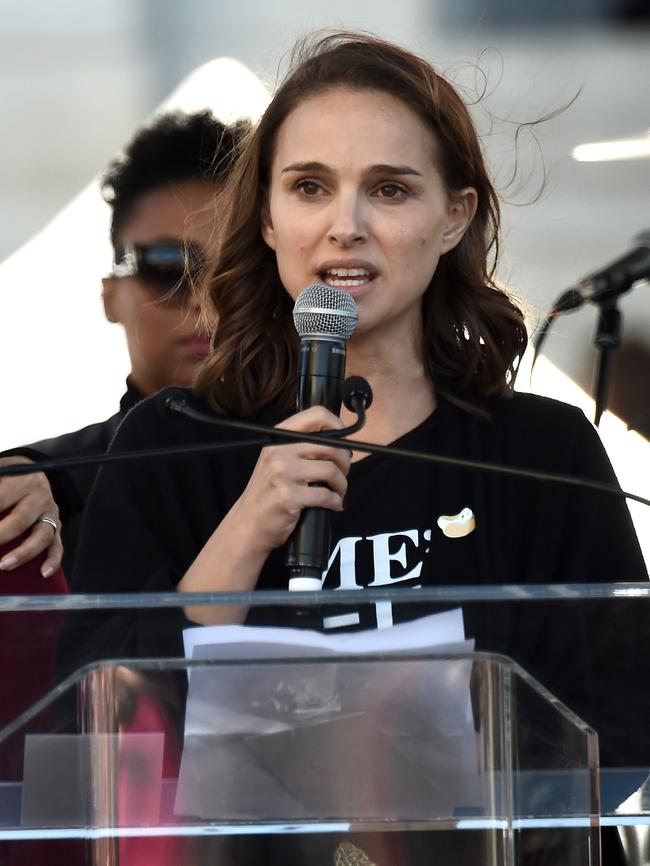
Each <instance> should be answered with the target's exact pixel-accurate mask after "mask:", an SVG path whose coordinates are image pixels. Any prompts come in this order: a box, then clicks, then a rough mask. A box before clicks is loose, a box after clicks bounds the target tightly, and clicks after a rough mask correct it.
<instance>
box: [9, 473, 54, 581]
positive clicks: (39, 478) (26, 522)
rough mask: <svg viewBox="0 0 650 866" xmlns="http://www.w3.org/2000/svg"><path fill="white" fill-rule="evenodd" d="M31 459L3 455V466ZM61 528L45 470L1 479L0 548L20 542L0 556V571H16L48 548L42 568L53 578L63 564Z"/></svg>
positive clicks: (46, 574) (45, 573)
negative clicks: (15, 569)
mask: <svg viewBox="0 0 650 866" xmlns="http://www.w3.org/2000/svg"><path fill="white" fill-rule="evenodd" d="M31 462H33V461H31V460H28V459H27V458H26V457H0V466H8V465H13V464H16V463H31ZM60 529H61V525H60V522H59V509H58V507H57V504H56V502H55V501H54V497H53V495H52V488H51V487H50V482H49V481H48V480H47V478H46V476H45V475H44V473H42V472H36V473H34V474H32V475H14V476H4V477H1V478H0V547H2V546H5V545H7V544H10V543H11V542H13V541H16V542H17V543H16V547H14V548H12V549H10V550H9V551H8V552H6V553H5V554H4V556H3V557H2V559H0V572H1V571H13V569H14V568H18V566H20V565H24V564H25V563H27V562H29V561H30V560H32V559H34V557H36V556H38V555H39V554H40V553H43V552H44V551H45V559H44V561H43V563H42V565H41V568H40V571H41V574H42V575H43V577H50V576H51V575H52V574H54V572H55V571H56V570H57V569H58V568H59V566H60V565H61V557H62V555H63V545H62V543H61V532H60ZM1 593H2V579H1V577H0V594H1Z"/></svg>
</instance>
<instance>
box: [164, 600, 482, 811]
mask: <svg viewBox="0 0 650 866" xmlns="http://www.w3.org/2000/svg"><path fill="white" fill-rule="evenodd" d="M183 639H184V645H185V653H186V656H187V658H189V659H193V660H196V661H199V660H205V661H207V660H210V661H214V662H215V664H214V665H205V666H203V665H201V666H199V667H195V668H194V669H193V672H192V676H191V677H190V680H189V688H188V697H187V706H186V717H185V746H184V750H183V760H182V767H181V774H180V779H179V788H178V797H177V801H176V813H177V814H181V815H201V816H203V817H206V818H208V817H210V818H212V819H213V820H214V819H216V818H217V817H221V818H222V819H224V820H226V821H228V820H229V819H231V820H234V819H237V820H253V817H254V815H255V814H278V815H279V814H282V815H283V816H284V817H285V818H286V819H287V820H289V819H293V820H296V821H300V820H301V819H302V818H305V817H308V816H311V817H313V815H314V814H321V813H322V810H325V811H326V812H327V810H330V812H329V813H330V814H336V810H337V808H339V807H340V808H341V809H345V808H351V809H353V810H354V808H356V803H357V800H356V799H355V796H351V798H350V799H349V800H348V801H347V805H346V804H345V797H346V794H347V792H346V794H343V795H341V793H340V791H338V794H336V795H335V793H334V791H333V790H330V789H328V786H327V785H324V786H323V785H321V788H322V790H319V792H318V794H316V793H315V791H314V790H312V789H311V787H310V783H309V782H307V783H306V785H305V781H304V779H298V778H296V777H295V775H292V774H295V773H297V774H298V776H299V775H300V774H299V771H298V770H297V768H296V767H293V768H292V767H291V766H290V764H291V761H289V764H287V762H286V761H283V759H282V758H281V756H282V754H284V753H283V748H285V747H286V744H287V743H291V747H290V748H291V750H293V751H292V753H293V754H295V756H296V760H299V758H298V753H299V752H300V748H301V747H302V748H305V749H306V754H307V755H314V754H315V753H316V752H322V753H326V754H329V758H330V759H331V760H335V756H336V755H339V754H346V750H349V749H352V755H351V756H350V757H349V762H350V764H354V762H355V761H357V760H358V762H359V766H360V767H361V766H364V767H365V766H366V765H365V764H364V761H365V762H367V765H368V766H369V767H370V770H368V773H370V774H372V770H374V768H375V766H381V765H382V763H384V764H386V765H390V766H392V767H397V768H398V769H397V770H396V773H397V776H398V777H401V778H402V779H404V778H405V777H409V778H410V779H412V785H413V786H415V788H417V785H416V781H417V778H419V783H418V784H419V785H420V788H418V789H417V790H418V792H420V793H417V796H416V794H415V793H413V791H414V790H415V788H414V789H413V791H412V792H411V793H412V796H413V801H412V806H411V808H412V809H413V810H415V812H416V813H417V812H419V810H423V814H424V812H425V811H427V810H428V814H431V810H432V809H433V811H436V812H437V811H443V812H445V811H447V810H453V809H454V808H455V807H457V806H458V805H465V804H467V802H468V799H467V798H468V796H469V797H470V799H471V800H472V802H474V801H475V800H476V797H477V793H478V792H477V790H476V788H477V786H476V784H472V785H471V786H470V790H471V793H469V794H468V790H467V788H466V785H465V784H463V783H461V780H462V779H466V778H467V772H468V771H469V772H470V775H471V774H472V772H473V773H475V772H476V760H477V756H476V750H475V745H476V742H475V732H474V729H473V724H472V713H471V701H470V676H471V672H472V660H471V658H468V657H467V654H470V653H471V652H472V651H473V649H474V641H473V640H466V639H465V631H464V625H463V616H462V610H460V609H457V610H451V611H445V612H443V613H439V614H433V615H431V616H427V617H423V618H421V619H418V620H413V621H411V622H408V623H402V624H399V625H396V626H394V627H393V628H390V629H381V630H375V629H373V630H368V631H362V632H354V633H343V634H332V633H331V632H330V633H326V634H323V633H320V632H315V631H311V630H306V629H304V630H303V629H290V628H274V627H268V628H265V627H257V626H206V627H197V628H191V629H186V630H185V632H184V634H183ZM428 651H432V652H433V653H434V655H433V656H432V657H431V658H426V655H427V654H428ZM460 654H463V655H462V656H461V655H460ZM341 655H345V656H359V657H361V658H360V659H359V660H345V661H344V660H339V659H338V658H337V656H341ZM391 655H394V656H396V657H399V656H414V658H404V659H403V660H400V661H396V662H395V663H393V662H390V661H389V662H385V661H384V662H382V663H377V664H374V663H373V657H377V656H381V657H382V658H384V659H385V657H386V656H391ZM421 655H424V656H425V657H423V658H422V657H419V656H421ZM441 655H444V656H451V658H446V659H444V660H443V659H440V658H439V656H441ZM455 655H458V656H459V658H458V659H454V658H453V656H455ZM365 657H368V658H367V659H366V658H365ZM312 659H313V661H312ZM249 662H251V663H249ZM258 662H259V663H258ZM357 737H358V738H359V740H358V749H357V746H351V743H352V741H354V742H356V738H357ZM371 744H372V745H371ZM324 760H325V764H326V765H327V764H328V759H327V758H325V759H324ZM330 762H331V761H330ZM391 762H392V763H391ZM339 766H340V762H339ZM400 767H401V769H400ZM400 774H401V776H400ZM353 775H354V774H353ZM356 776H358V774H356V775H355V778H356ZM226 779H227V780H228V783H227V784H225V783H224V780H226ZM422 791H427V792H428V795H427V796H424V795H423V794H422V793H421V792H422ZM366 793H367V792H366ZM318 797H322V798H323V799H322V800H318ZM328 797H329V799H328ZM312 798H315V799H312ZM370 799H371V800H372V796H371V797H370ZM317 801H318V805H315V804H316V802H317ZM368 808H370V807H368ZM373 808H375V809H379V813H378V814H377V816H378V817H386V816H387V814H388V812H386V814H384V813H383V812H382V811H381V810H382V809H384V808H387V809H388V810H389V811H390V808H393V805H392V804H391V805H390V806H387V807H385V804H384V805H381V804H380V805H377V802H375V805H374V807H373ZM269 810H270V811H269ZM274 810H275V811H274ZM331 810H333V811H331ZM370 811H372V809H371V810H370ZM366 817H368V816H366ZM413 817H417V815H416V814H413ZM420 817H421V816H420Z"/></svg>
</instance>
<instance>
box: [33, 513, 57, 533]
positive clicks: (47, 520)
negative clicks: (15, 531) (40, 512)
mask: <svg viewBox="0 0 650 866" xmlns="http://www.w3.org/2000/svg"><path fill="white" fill-rule="evenodd" d="M36 522H37V523H47V525H48V526H51V527H52V529H53V530H54V534H55V535H56V534H57V532H58V531H59V527H58V526H57V523H56V520H55V519H54V518H53V517H39V518H38V520H37V521H36Z"/></svg>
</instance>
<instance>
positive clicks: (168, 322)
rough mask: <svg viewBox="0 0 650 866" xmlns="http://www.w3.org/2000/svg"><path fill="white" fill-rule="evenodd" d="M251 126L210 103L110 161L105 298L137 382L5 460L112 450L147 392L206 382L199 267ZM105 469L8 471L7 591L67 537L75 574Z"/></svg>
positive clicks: (45, 562) (50, 566)
mask: <svg viewBox="0 0 650 866" xmlns="http://www.w3.org/2000/svg"><path fill="white" fill-rule="evenodd" d="M242 129H243V127H241V128H226V127H224V126H223V124H221V123H220V122H219V121H218V120H216V118H214V117H213V116H212V115H211V114H210V113H209V112H202V113H196V114H191V115H183V114H180V113H178V114H167V115H163V116H162V117H160V118H158V119H157V120H156V121H155V123H153V124H152V125H150V126H148V127H145V128H143V129H142V130H140V131H139V132H138V133H137V135H136V136H135V137H134V139H133V140H132V141H131V143H130V144H129V145H128V146H127V148H126V150H125V153H124V156H123V157H121V158H120V159H117V160H115V161H114V162H113V163H112V164H111V165H110V166H109V168H108V169H107V171H106V173H105V174H104V176H103V178H102V181H101V187H102V192H103V195H104V197H105V199H106V201H107V202H108V203H109V205H110V207H111V243H112V245H113V249H114V264H113V268H112V272H111V274H110V275H109V276H108V277H106V278H105V279H104V280H103V292H102V298H103V303H104V310H105V313H106V317H107V318H108V320H109V321H110V322H116V323H118V324H120V325H121V326H122V327H123V328H124V332H125V336H126V341H127V347H128V352H129V359H130V363H131V372H130V373H129V376H128V378H127V383H126V384H127V390H126V392H125V394H124V395H123V397H122V399H121V401H120V408H119V411H118V412H117V413H116V414H115V415H113V416H112V417H111V418H109V419H108V420H107V421H103V422H100V423H98V424H92V425H90V426H89V427H86V428H84V429H83V430H79V431H76V432H74V433H68V434H64V435H62V436H58V437H55V438H53V439H48V440H45V441H42V442H37V443H34V444H33V445H30V446H23V447H20V448H16V449H12V450H11V451H7V452H5V455H6V456H5V457H3V458H0V463H1V462H11V461H13V462H15V461H17V460H22V461H25V460H33V461H39V460H43V459H52V458H61V457H83V456H90V455H96V454H101V453H103V452H104V451H105V450H106V449H107V447H108V445H109V444H110V441H111V439H112V437H113V434H114V433H115V430H116V429H117V426H118V424H119V422H120V421H121V420H122V418H123V417H124V415H125V414H126V412H127V411H128V410H129V409H131V408H132V407H133V406H134V405H135V404H136V403H138V402H139V401H140V400H141V399H142V398H143V397H148V396H149V395H151V394H155V393H156V391H159V390H161V389H162V388H166V387H168V386H170V385H187V386H189V385H191V383H192V382H193V381H194V379H195V377H196V374H197V372H198V369H199V367H200V365H201V363H202V362H203V360H204V359H205V357H206V356H207V354H208V353H209V351H210V340H209V337H208V336H207V334H206V333H205V331H204V329H202V328H201V327H200V326H199V309H198V303H197V301H196V298H195V297H194V295H193V292H192V285H193V277H194V278H195V277H196V275H197V273H198V271H199V269H200V268H201V266H202V262H203V257H204V252H205V250H206V249H207V248H208V246H209V245H210V244H211V243H213V241H214V234H215V229H216V216H217V214H216V206H215V194H216V193H217V192H218V191H219V190H220V189H221V187H222V186H223V184H224V182H225V179H226V177H227V174H228V171H229V168H230V164H231V159H232V155H233V149H234V147H235V143H236V141H237V140H238V138H239V136H240V134H241V131H242ZM91 363H92V359H91ZM98 363H99V361H98ZM10 455H12V456H10ZM95 474H96V471H95V468H94V467H89V468H86V469H83V468H82V469H76V470H71V471H69V472H67V473H65V474H64V475H62V474H58V475H56V476H55V475H53V476H52V478H51V480H50V479H48V478H46V477H45V476H44V475H40V474H38V475H28V476H22V477H15V478H3V479H0V545H2V544H4V545H6V546H8V549H7V550H6V552H5V553H4V555H3V556H2V558H1V559H0V593H1V592H2V572H3V571H4V572H7V573H9V572H13V571H15V570H16V569H20V570H21V571H22V570H23V569H24V567H25V566H26V564H27V563H31V564H33V565H34V566H35V567H36V565H37V569H36V570H38V571H39V573H40V574H41V575H42V576H43V577H44V578H49V577H51V576H53V575H54V573H55V572H56V570H57V569H58V567H59V565H60V563H61V555H62V544H61V535H62V536H63V547H64V549H65V550H64V553H63V562H64V571H65V573H66V574H67V576H68V577H69V576H70V575H71V573H72V566H73V562H74V554H75V551H76V543H77V536H78V531H79V525H80V521H81V516H82V513H83V508H84V506H85V503H86V500H87V498H88V494H89V492H90V488H91V486H92V483H93V481H94V478H95ZM51 485H52V486H51ZM23 535H24V539H23V540H21V542H20V543H18V542H17V541H15V540H16V539H17V538H18V537H19V536H23ZM12 542H15V543H13V544H12ZM36 557H39V559H38V560H36ZM24 590H25V592H27V591H28V590H27V588H26V587H24Z"/></svg>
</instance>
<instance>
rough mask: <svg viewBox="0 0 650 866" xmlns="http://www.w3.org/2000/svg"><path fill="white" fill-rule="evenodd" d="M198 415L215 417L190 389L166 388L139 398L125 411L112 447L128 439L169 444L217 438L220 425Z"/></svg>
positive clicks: (204, 402) (203, 401) (205, 403)
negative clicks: (215, 425)
mask: <svg viewBox="0 0 650 866" xmlns="http://www.w3.org/2000/svg"><path fill="white" fill-rule="evenodd" d="M200 417H204V418H206V419H207V418H210V417H216V416H215V413H214V412H213V410H212V409H211V408H210V407H209V405H208V404H207V402H206V401H205V400H203V399H202V398H200V397H198V396H197V395H196V394H194V393H193V391H192V390H191V389H190V388H180V387H171V388H165V389H163V390H162V391H159V392H158V393H157V394H154V395H153V396H151V397H146V398H145V399H144V400H141V401H140V402H139V403H137V404H136V405H135V406H133V407H132V408H131V409H130V410H129V411H128V412H127V413H126V415H125V416H124V418H123V419H122V422H121V423H120V426H119V428H118V430H117V433H116V435H115V439H114V440H113V447H116V446H117V445H119V444H120V443H122V444H124V443H130V442H141V443H145V442H146V443H148V444H150V445H154V444H158V445H162V444H170V445H171V444H175V443H177V442H187V441H188V440H189V441H201V440H204V439H205V440H208V439H215V438H218V435H219V428H218V427H214V426H212V425H211V424H210V423H208V421H207V420H205V421H201V420H199V419H200Z"/></svg>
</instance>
